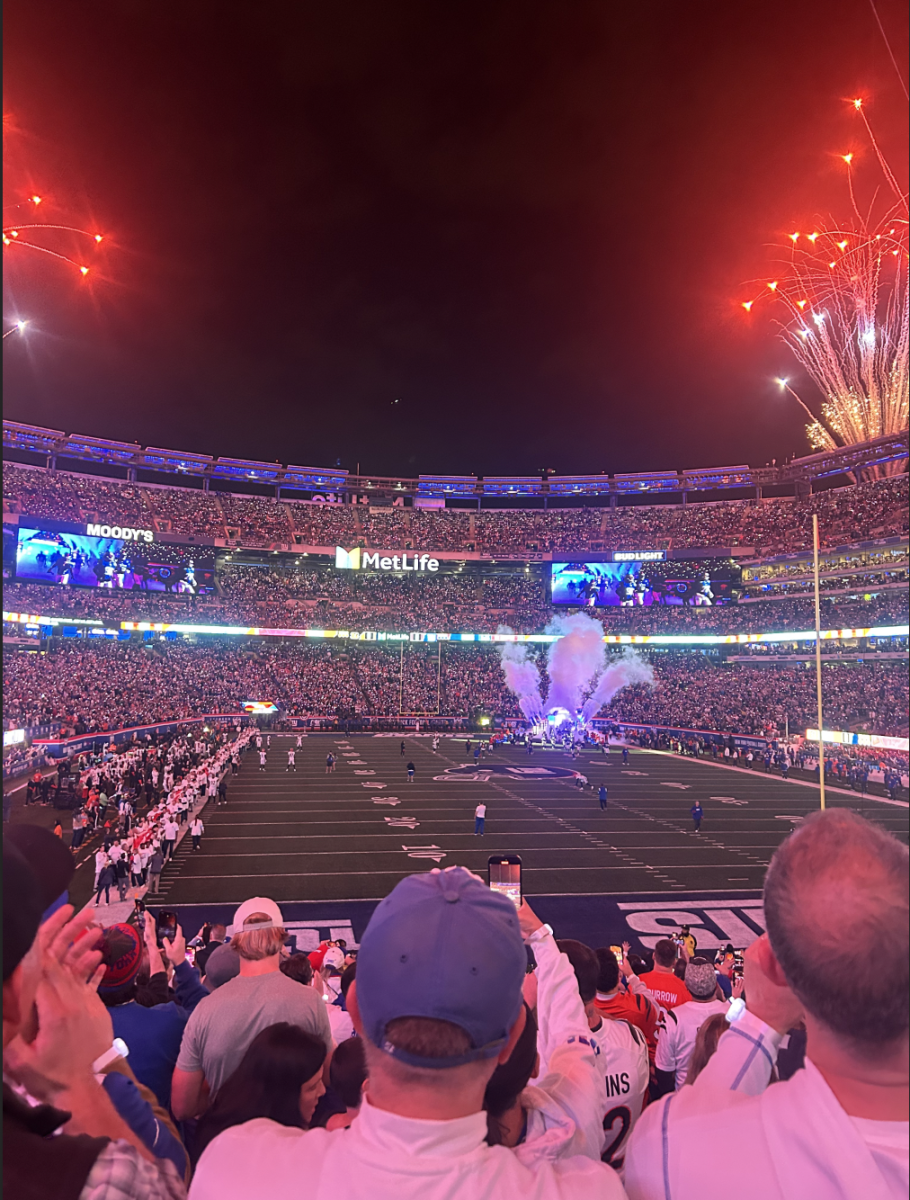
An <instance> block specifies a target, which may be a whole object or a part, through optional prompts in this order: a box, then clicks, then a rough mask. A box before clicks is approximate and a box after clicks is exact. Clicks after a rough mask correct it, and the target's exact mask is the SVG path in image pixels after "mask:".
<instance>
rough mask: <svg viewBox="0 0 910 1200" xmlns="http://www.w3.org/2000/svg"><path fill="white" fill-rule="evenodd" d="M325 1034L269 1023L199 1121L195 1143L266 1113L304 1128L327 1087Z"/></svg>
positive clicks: (204, 1142) (202, 1143)
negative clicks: (323, 1080)
mask: <svg viewBox="0 0 910 1200" xmlns="http://www.w3.org/2000/svg"><path fill="white" fill-rule="evenodd" d="M325 1057H326V1048H325V1042H324V1041H323V1040H322V1039H321V1038H317V1037H314V1036H313V1035H312V1034H311V1033H306V1032H305V1031H304V1030H302V1029H299V1028H298V1027H297V1026H296V1025H289V1024H287V1022H280V1023H278V1024H277V1025H268V1026H266V1028H265V1029H263V1030H262V1032H261V1033H257V1034H256V1036H255V1037H254V1038H253V1040H252V1041H251V1042H250V1044H249V1047H248V1049H247V1052H246V1054H244V1056H243V1058H242V1059H241V1060H240V1065H239V1066H238V1068H237V1070H236V1071H235V1072H234V1073H233V1075H231V1077H230V1078H229V1079H226V1080H225V1082H224V1083H223V1084H222V1086H221V1087H220V1088H219V1090H218V1092H217V1093H216V1094H215V1098H214V1099H213V1101H212V1103H211V1106H210V1107H209V1109H208V1111H207V1112H206V1113H205V1115H204V1116H203V1117H202V1119H201V1120H200V1122H199V1129H198V1134H197V1138H198V1140H197V1143H196V1148H197V1150H198V1151H199V1152H201V1151H202V1150H204V1149H205V1147H206V1146H207V1145H208V1144H209V1142H210V1141H211V1140H212V1139H213V1138H215V1137H217V1136H218V1134H219V1133H223V1132H224V1130H225V1129H230V1127H231V1126H232V1125H242V1124H243V1123H244V1122H245V1121H254V1120H256V1119H257V1118H258V1117H266V1118H268V1119H269V1120H270V1121H275V1122H276V1123H277V1124H279V1125H286V1126H289V1127H291V1128H294V1129H306V1128H307V1127H308V1126H309V1123H310V1119H311V1117H312V1116H313V1111H314V1109H315V1108H316V1104H317V1102H318V1100H319V1097H320V1096H321V1095H322V1094H323V1092H324V1091H325V1085H324V1084H323V1082H322V1068H323V1064H324V1063H325Z"/></svg>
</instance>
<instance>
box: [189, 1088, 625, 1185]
mask: <svg viewBox="0 0 910 1200" xmlns="http://www.w3.org/2000/svg"><path fill="white" fill-rule="evenodd" d="M486 1132H487V1122H486V1117H485V1115H484V1113H482V1112H477V1113H472V1114H471V1115H470V1116H468V1117H459V1118H457V1119H455V1120H451V1121H426V1120H417V1119H415V1118H410V1117H401V1116H398V1115H397V1114H395V1113H390V1112H384V1111H383V1110H382V1109H378V1108H374V1107H373V1106H372V1105H371V1104H370V1102H369V1097H367V1100H366V1101H365V1102H364V1103H363V1104H362V1105H361V1106H360V1112H359V1114H358V1116H357V1120H356V1121H355V1122H354V1124H353V1125H351V1127H350V1128H349V1129H339V1130H337V1131H334V1132H332V1133H328V1132H327V1131H326V1130H324V1129H311V1130H310V1131H309V1132H305V1131H303V1130H301V1129H291V1128H290V1127H288V1126H286V1125H277V1124H276V1123H275V1122H274V1121H268V1120H265V1119H264V1118H260V1119H257V1120H254V1121H247V1122H246V1124H244V1125H234V1126H232V1127H231V1128H230V1129H226V1130H225V1131H224V1133H222V1134H219V1136H218V1137H216V1138H215V1139H214V1141H212V1142H211V1143H210V1144H209V1145H208V1146H207V1147H206V1149H205V1151H204V1153H203V1155H202V1157H201V1158H200V1160H199V1165H198V1166H197V1168H196V1173H195V1175H194V1176H193V1182H192V1184H191V1185H190V1200H261V1198H263V1197H268V1200H301V1197H306V1200H462V1198H464V1200H623V1196H624V1192H623V1190H622V1184H621V1183H620V1182H619V1180H618V1179H617V1177H616V1175H615V1173H614V1172H613V1171H611V1170H610V1168H609V1167H607V1166H605V1165H604V1164H602V1163H593V1162H591V1161H590V1159H586V1158H572V1159H563V1158H560V1160H559V1161H558V1162H555V1163H549V1162H540V1163H539V1164H537V1165H535V1168H534V1170H528V1168H527V1167H526V1166H524V1165H523V1164H522V1163H520V1162H519V1161H518V1158H517V1155H516V1154H515V1153H514V1152H513V1151H512V1150H507V1149H506V1147H505V1146H488V1145H486V1143H485V1141H484V1137H485V1135H486Z"/></svg>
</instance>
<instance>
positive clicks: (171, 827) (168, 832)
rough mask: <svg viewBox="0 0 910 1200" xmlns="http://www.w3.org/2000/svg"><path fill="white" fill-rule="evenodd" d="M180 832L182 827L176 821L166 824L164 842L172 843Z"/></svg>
mask: <svg viewBox="0 0 910 1200" xmlns="http://www.w3.org/2000/svg"><path fill="white" fill-rule="evenodd" d="M179 832H180V826H179V825H178V824H177V822H176V821H165V822H164V840H165V841H166V842H172V841H173V840H174V838H175V837H176V836H177V834H178V833H179Z"/></svg>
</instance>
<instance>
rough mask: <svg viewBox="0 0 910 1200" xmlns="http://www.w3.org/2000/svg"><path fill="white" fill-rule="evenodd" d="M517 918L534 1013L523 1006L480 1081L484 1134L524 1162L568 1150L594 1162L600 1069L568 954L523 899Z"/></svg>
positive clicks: (565, 1154) (599, 1133)
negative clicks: (527, 953) (529, 964)
mask: <svg viewBox="0 0 910 1200" xmlns="http://www.w3.org/2000/svg"><path fill="white" fill-rule="evenodd" d="M518 920H519V923H520V925H521V932H522V935H523V936H524V938H525V941H526V943H527V944H528V945H530V946H533V948H534V957H535V959H536V962H537V967H536V969H535V974H536V978H537V1002H536V1020H535V1014H534V1013H532V1012H531V1011H530V1009H529V1010H528V1011H527V1012H526V1015H525V1029H524V1033H522V1035H521V1037H520V1038H519V1040H518V1043H517V1045H516V1048H515V1050H514V1051H513V1053H512V1055H511V1056H510V1058H509V1061H508V1062H506V1063H501V1064H500V1065H499V1066H497V1068H496V1070H495V1071H494V1072H493V1075H492V1077H491V1079H490V1082H489V1083H488V1084H487V1089H486V1092H485V1094H484V1108H485V1109H486V1110H487V1141H488V1142H490V1143H491V1144H493V1145H503V1146H511V1147H513V1148H514V1149H515V1153H516V1155H517V1157H518V1159H519V1161H520V1162H523V1163H524V1164H525V1165H526V1166H528V1167H531V1168H534V1167H536V1166H537V1165H538V1164H539V1163H541V1162H553V1161H555V1160H556V1159H557V1158H572V1157H573V1156H575V1155H583V1156H585V1157H586V1158H590V1159H592V1160H593V1161H595V1162H599V1161H600V1155H601V1149H602V1147H603V1111H602V1108H603V1105H602V1099H603V1084H602V1082H601V1079H602V1076H601V1073H600V1069H599V1066H598V1063H597V1046H596V1044H595V1042H594V1040H593V1039H592V1038H590V1037H588V1020H587V1017H586V1016H585V1010H584V1005H583V1004H582V1002H581V997H580V995H579V991H578V983H577V980H576V977H575V974H574V971H573V969H572V963H571V960H570V959H569V957H568V955H566V954H563V953H562V952H561V951H560V948H559V944H558V943H557V941H556V939H555V938H554V937H553V934H552V932H551V930H550V927H549V926H548V925H544V923H543V922H542V921H541V920H540V918H539V917H538V916H537V914H536V913H535V912H534V911H533V909H532V908H531V906H530V904H528V902H527V900H525V901H524V902H523V904H522V906H521V908H520V909H519V910H518ZM525 1001H526V1003H527V996H525ZM532 1075H536V1076H537V1079H536V1081H535V1083H534V1084H533V1085H531V1086H529V1081H530V1078H531V1076H532Z"/></svg>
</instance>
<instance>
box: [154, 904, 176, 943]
mask: <svg viewBox="0 0 910 1200" xmlns="http://www.w3.org/2000/svg"><path fill="white" fill-rule="evenodd" d="M155 925H156V927H157V929H158V936H159V938H167V939H168V941H169V942H172V941H173V940H174V938H175V937H176V936H177V914H176V913H175V912H172V911H171V910H170V909H166V908H162V909H161V910H160V912H159V913H158V916H157V917H156V918H155Z"/></svg>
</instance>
